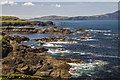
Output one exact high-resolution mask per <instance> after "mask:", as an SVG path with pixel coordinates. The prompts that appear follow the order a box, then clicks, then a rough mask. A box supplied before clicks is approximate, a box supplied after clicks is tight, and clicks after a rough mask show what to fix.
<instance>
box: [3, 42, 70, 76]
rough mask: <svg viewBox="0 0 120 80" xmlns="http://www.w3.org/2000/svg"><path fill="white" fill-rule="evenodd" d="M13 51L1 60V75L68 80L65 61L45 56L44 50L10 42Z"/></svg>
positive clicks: (68, 66) (68, 67) (68, 74)
mask: <svg viewBox="0 0 120 80" xmlns="http://www.w3.org/2000/svg"><path fill="white" fill-rule="evenodd" d="M10 45H11V46H12V47H13V50H12V51H11V52H10V53H9V54H8V56H7V57H5V58H3V60H2V66H3V67H2V73H3V74H16V73H17V74H26V75H34V76H48V77H54V78H58V77H59V78H68V77H70V76H71V75H70V73H69V72H68V70H69V69H70V67H71V66H70V65H69V64H67V62H66V61H62V60H57V59H55V58H53V57H51V56H50V55H48V54H45V53H44V51H46V49H45V48H31V47H30V46H25V45H22V44H19V43H17V42H16V41H10Z"/></svg>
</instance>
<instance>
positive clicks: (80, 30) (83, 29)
mask: <svg viewBox="0 0 120 80" xmlns="http://www.w3.org/2000/svg"><path fill="white" fill-rule="evenodd" d="M76 31H85V29H76Z"/></svg>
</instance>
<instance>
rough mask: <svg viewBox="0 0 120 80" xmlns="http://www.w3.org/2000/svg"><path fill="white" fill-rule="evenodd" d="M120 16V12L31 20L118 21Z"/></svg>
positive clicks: (54, 16) (44, 17)
mask: <svg viewBox="0 0 120 80" xmlns="http://www.w3.org/2000/svg"><path fill="white" fill-rule="evenodd" d="M118 15H120V10H118V11H116V12H114V13H109V14H104V15H94V16H76V17H67V16H56V15H52V16H43V17H39V18H32V19H31V20H117V19H118ZM119 19H120V18H119Z"/></svg>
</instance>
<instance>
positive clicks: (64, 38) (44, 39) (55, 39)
mask: <svg viewBox="0 0 120 80" xmlns="http://www.w3.org/2000/svg"><path fill="white" fill-rule="evenodd" d="M33 40H35V41H43V42H57V41H69V42H70V41H73V40H72V39H69V38H68V37H63V36H57V37H47V38H41V39H33ZM40 44H42V43H40Z"/></svg>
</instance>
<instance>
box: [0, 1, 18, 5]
mask: <svg viewBox="0 0 120 80" xmlns="http://www.w3.org/2000/svg"><path fill="white" fill-rule="evenodd" d="M0 4H1V5H5V4H9V5H16V4H17V3H15V2H13V1H2V2H0Z"/></svg>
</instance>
